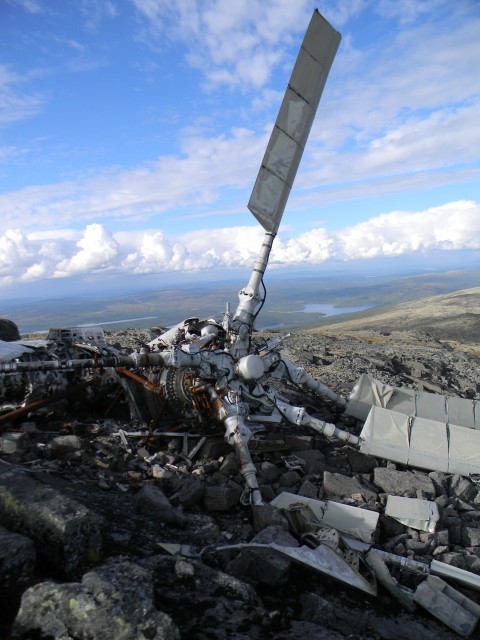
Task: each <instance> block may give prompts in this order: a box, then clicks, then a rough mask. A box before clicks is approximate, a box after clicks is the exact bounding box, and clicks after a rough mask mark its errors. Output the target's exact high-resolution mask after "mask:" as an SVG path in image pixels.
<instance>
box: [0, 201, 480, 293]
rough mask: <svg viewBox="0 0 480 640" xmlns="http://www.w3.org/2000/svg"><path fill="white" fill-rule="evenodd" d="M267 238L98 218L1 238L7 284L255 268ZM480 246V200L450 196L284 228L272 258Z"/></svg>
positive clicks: (285, 261)
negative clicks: (119, 226)
mask: <svg viewBox="0 0 480 640" xmlns="http://www.w3.org/2000/svg"><path fill="white" fill-rule="evenodd" d="M262 239H263V230H262V228H261V227H259V226H258V225H256V226H242V227H229V228H218V229H213V230H212V229H209V230H208V231H207V230H204V231H194V232H190V233H186V234H183V235H178V236H175V237H174V236H167V235H166V234H165V233H163V232H162V231H158V230H156V231H151V232H148V231H145V232H136V233H127V232H117V233H112V232H110V231H109V230H108V229H107V228H105V227H104V226H103V225H101V224H98V223H93V224H89V225H87V226H86V227H85V229H84V230H83V231H72V230H66V231H58V232H57V233H56V234H55V235H54V236H53V237H52V236H51V235H49V234H46V233H23V232H22V231H20V230H18V229H11V230H8V231H6V232H5V233H4V234H3V235H2V236H1V237H0V286H4V287H7V286H10V285H12V284H14V283H15V282H35V281H41V280H44V279H46V278H49V279H50V278H68V277H70V276H76V275H82V274H92V273H96V274H101V273H114V274H126V275H127V274H128V275H138V274H148V273H162V272H171V271H191V270H209V269H219V268H223V269H225V268H228V269H230V268H235V267H250V266H252V265H253V261H254V260H255V258H256V256H257V253H258V251H259V250H260V246H261V243H262ZM466 249H469V250H472V249H473V250H480V204H479V203H476V202H473V201H458V202H450V203H447V204H444V205H442V206H438V207H432V208H429V209H426V210H424V211H417V212H410V211H393V212H391V213H386V214H383V215H380V216H378V217H375V218H371V219H370V220H367V221H365V222H361V223H359V224H356V225H353V226H351V227H347V228H344V229H342V230H340V231H335V232H332V231H328V230H327V229H325V228H322V227H317V228H314V229H311V230H310V231H308V232H305V233H301V234H299V235H293V236H291V237H288V232H287V231H286V230H282V229H281V230H280V233H279V236H278V237H277V238H276V240H275V243H274V246H273V251H272V255H271V259H270V264H276V265H278V266H289V265H295V266H305V267H307V266H314V265H320V264H322V263H325V262H328V261H344V262H346V261H350V260H359V259H372V258H381V257H392V256H408V255H411V254H414V253H425V252H428V251H433V250H435V251H458V250H466Z"/></svg>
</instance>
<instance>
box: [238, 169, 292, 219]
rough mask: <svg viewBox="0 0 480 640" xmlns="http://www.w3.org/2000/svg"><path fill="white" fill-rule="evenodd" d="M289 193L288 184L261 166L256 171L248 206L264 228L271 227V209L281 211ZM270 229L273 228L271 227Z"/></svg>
mask: <svg viewBox="0 0 480 640" xmlns="http://www.w3.org/2000/svg"><path fill="white" fill-rule="evenodd" d="M289 194H290V185H288V184H287V183H286V182H283V181H282V180H280V178H277V176H274V175H273V173H271V172H270V171H267V169H264V168H263V167H262V168H261V169H260V171H259V172H258V176H257V179H256V181H255V187H254V189H253V191H252V195H251V196H250V201H249V203H248V208H249V209H250V211H251V212H252V213H253V214H254V216H255V217H256V218H257V220H258V221H259V222H260V224H261V225H262V226H263V228H264V229H267V231H268V230H269V228H270V227H272V217H271V215H270V212H271V211H279V210H280V209H281V210H282V211H283V208H284V207H285V204H286V202H287V200H288V196H289ZM271 230H272V231H273V230H275V231H276V228H275V229H274V228H273V227H272V229H271Z"/></svg>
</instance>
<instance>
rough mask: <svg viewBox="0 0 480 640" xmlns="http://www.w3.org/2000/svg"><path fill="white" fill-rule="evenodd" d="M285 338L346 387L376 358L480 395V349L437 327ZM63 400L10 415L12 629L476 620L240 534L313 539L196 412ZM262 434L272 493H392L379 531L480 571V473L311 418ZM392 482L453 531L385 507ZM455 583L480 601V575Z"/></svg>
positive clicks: (368, 630)
mask: <svg viewBox="0 0 480 640" xmlns="http://www.w3.org/2000/svg"><path fill="white" fill-rule="evenodd" d="M272 335H277V334H274V333H269V334H267V333H264V334H263V337H269V336H272ZM150 338H151V334H150V333H149V332H145V331H133V330H132V331H127V332H115V334H110V335H109V341H110V342H112V343H113V342H119V343H120V344H122V345H123V346H125V347H131V348H133V347H135V346H137V345H138V344H139V343H141V342H146V341H148V340H149V339H150ZM283 354H284V356H285V357H286V358H289V359H290V360H292V361H294V362H295V363H296V364H299V365H301V366H303V367H304V368H305V369H306V370H307V371H308V372H309V373H311V374H312V375H314V376H315V377H317V378H319V379H320V380H321V381H322V382H323V383H324V384H326V385H328V386H330V387H331V388H332V389H334V390H335V391H336V392H338V393H341V394H344V395H346V394H348V392H349V391H350V390H351V388H352V386H353V384H354V382H355V381H356V380H357V379H358V377H359V376H360V374H361V373H364V372H368V373H369V374H370V375H372V376H373V377H374V378H377V379H379V380H381V381H383V382H387V383H390V384H392V385H394V386H408V387H411V388H415V389H421V390H426V391H431V392H435V393H444V394H447V395H460V396H462V397H467V398H477V399H478V398H480V367H479V363H480V360H479V359H478V358H477V357H475V356H474V355H471V354H468V353H464V352H462V351H461V350H454V349H453V348H452V347H450V346H448V345H446V344H443V343H441V342H439V341H438V340H437V339H435V338H434V337H433V336H431V335H429V334H428V333H425V332H419V331H415V330H412V331H409V332H393V333H391V334H388V332H378V331H377V332H369V331H364V332H363V333H361V334H358V335H353V334H352V335H348V334H345V333H341V332H339V331H337V332H335V331H334V330H332V329H325V331H322V333H318V332H303V333H298V334H295V335H292V336H290V337H289V338H287V339H286V341H285V348H284V350H283ZM282 391H283V393H284V394H285V395H286V396H287V397H288V398H289V400H290V401H291V402H292V403H293V404H301V405H303V406H306V408H307V410H308V411H309V412H310V413H311V414H312V415H315V416H316V417H319V418H321V419H324V420H327V421H329V422H334V423H335V424H337V425H338V426H341V427H346V428H348V429H350V430H351V431H352V432H354V433H358V432H359V429H360V427H361V425H357V424H355V423H354V422H353V421H352V420H351V419H344V418H343V416H342V415H341V414H340V413H339V412H338V410H336V409H334V408H333V407H332V406H330V405H328V404H325V403H322V402H320V401H319V400H318V399H316V398H315V397H314V396H312V395H308V394H306V393H305V392H302V391H300V390H299V389H298V388H295V387H293V386H285V387H283V389H282ZM52 409H53V408H49V409H48V410H47V409H44V410H43V413H40V414H39V413H36V414H31V415H30V416H28V419H25V417H24V418H23V419H22V421H21V422H19V423H17V424H15V425H14V429H12V425H6V426H8V429H9V431H8V433H7V432H4V433H3V435H2V447H3V453H1V454H0V455H1V458H0V523H1V524H2V525H3V526H2V528H0V575H1V579H2V583H1V591H2V593H1V596H2V608H1V614H0V616H1V623H2V632H3V637H5V638H9V637H11V638H13V639H27V638H28V639H29V638H38V639H45V640H46V639H47V638H48V639H50V638H54V639H58V640H70V639H71V640H84V639H98V640H103V639H105V640H106V639H108V640H110V639H111V638H119V639H123V638H124V639H132V640H133V639H137V638H138V639H142V638H145V639H151V640H153V639H157V638H165V639H167V638H168V639H169V638H172V639H174V638H198V639H201V640H203V639H205V640H206V639H212V640H213V639H217V638H218V639H223V638H231V639H236V640H240V639H246V638H253V639H255V638H272V639H274V640H281V639H287V638H302V639H303V640H307V639H309V638H311V639H312V640H313V639H314V638H315V639H316V640H318V639H322V638H324V639H329V640H336V639H339V640H340V639H346V638H349V639H351V640H360V639H365V640H366V639H370V640H374V639H386V640H387V639H388V640H401V639H408V640H411V638H412V637H419V636H421V637H422V639H423V640H429V639H430V638H431V639H432V640H433V639H435V640H437V639H440V640H447V639H451V638H458V637H459V636H458V635H456V634H454V633H453V632H452V631H450V630H449V629H448V628H447V627H446V626H445V625H443V624H441V623H440V622H438V621H437V620H436V619H434V618H433V617H432V616H431V615H430V614H428V613H427V612H425V611H424V610H423V609H420V608H417V609H416V610H415V611H413V612H411V613H409V612H406V611H405V610H404V609H402V607H401V606H400V605H399V604H398V602H397V601H396V599H395V598H394V597H393V596H392V595H391V594H390V593H389V592H387V591H386V590H384V589H383V588H382V587H380V589H379V597H378V598H374V597H372V596H368V595H366V594H363V593H362V592H360V591H358V590H355V589H353V588H352V587H350V586H349V585H347V584H344V583H342V582H337V581H335V580H333V579H331V578H327V577H326V576H325V575H323V574H321V573H319V572H318V571H316V570H314V569H312V568H311V567H307V566H304V565H298V564H295V563H293V562H291V561H290V560H289V559H288V558H286V557H284V556H279V555H278V554H277V553H275V552H273V551H265V550H264V549H263V550H253V549H248V548H243V549H238V548H237V549H235V548H223V549H222V548H221V547H228V546H232V545H236V544H238V543H250V542H252V541H254V542H257V543H271V542H274V543H277V544H280V545H284V546H291V547H298V546H299V544H300V540H299V535H298V529H296V528H295V526H293V525H292V522H291V521H290V520H289V519H288V518H287V517H286V514H285V513H284V512H283V511H281V510H279V509H276V508H274V507H272V506H270V505H268V504H267V506H265V507H255V508H252V507H250V506H245V505H243V504H242V492H243V484H242V479H241V476H240V474H239V468H238V463H237V461H236V456H235V455H234V453H233V452H232V451H230V450H229V448H228V447H227V446H226V445H225V444H224V443H223V439H222V434H221V433H218V432H216V433H215V430H214V429H213V427H212V433H210V432H205V433H202V434H200V435H204V436H206V441H205V443H204V444H203V446H202V447H201V448H200V449H198V450H197V451H195V445H196V444H197V443H199V441H200V440H199V434H198V433H196V434H195V433H194V434H192V429H191V426H190V425H188V429H186V425H182V424H181V423H178V424H171V423H169V425H168V433H169V434H170V435H164V436H155V437H152V436H150V437H136V436H132V435H129V434H131V433H132V432H139V431H140V432H142V429H143V426H144V425H141V424H137V423H133V422H130V421H122V420H118V419H116V418H112V417H109V418H105V417H104V416H102V415H95V414H89V411H88V410H86V409H85V407H79V406H78V405H74V404H73V405H65V406H63V405H62V409H58V408H57V409H56V410H55V411H53V410H52ZM0 428H2V429H4V428H5V427H0ZM121 430H123V431H124V432H125V433H123V435H122V431H121ZM174 431H176V432H177V435H171V434H172V432H174ZM185 431H188V432H189V433H190V434H192V435H190V436H189V437H184V436H182V435H181V434H182V433H183V432H185ZM207 431H208V430H207ZM143 433H144V436H145V431H143ZM125 434H126V435H125ZM251 450H252V454H253V459H254V462H255V465H256V468H257V474H258V478H259V483H260V486H261V490H262V494H263V497H264V500H265V501H266V502H267V503H269V502H270V501H271V500H272V499H273V498H274V497H275V496H277V495H278V494H280V493H282V492H284V491H287V492H289V493H294V494H298V495H300V496H306V497H310V498H316V499H323V500H333V501H336V502H341V503H343V504H349V505H353V506H357V507H361V508H363V509H368V510H371V511H374V512H375V513H378V514H380V518H379V526H378V528H377V532H376V534H375V535H376V540H375V546H376V547H377V548H380V549H384V550H387V551H392V552H394V553H396V554H399V555H402V556H404V557H410V558H413V559H416V560H420V561H423V562H427V563H428V562H430V561H431V560H432V559H433V558H435V559H437V560H441V561H443V562H446V563H449V564H451V565H454V566H457V567H461V568H463V569H466V570H468V571H470V572H472V573H474V574H477V575H480V526H479V525H480V509H479V508H478V507H479V505H480V490H479V487H478V486H477V484H476V482H475V480H476V478H462V477H460V476H453V475H447V474H443V473H440V472H431V473H428V472H425V471H420V470H413V471H412V470H407V469H406V468H404V467H402V466H401V465H395V464H393V463H391V462H386V461H384V460H380V459H375V458H371V457H368V456H363V455H362V454H359V453H357V452H356V451H354V450H353V449H351V448H349V447H348V446H346V445H344V444H342V443H341V442H338V441H334V442H331V441H328V440H326V439H325V438H323V437H322V436H319V435H315V434H313V433H311V432H308V431H298V430H297V431H295V430H294V429H293V428H292V429H277V430H272V431H271V432H269V433H268V434H267V435H266V436H265V437H264V438H256V439H255V441H254V442H253V443H252V446H251ZM387 494H391V495H406V496H408V497H421V498H426V499H429V500H435V502H436V503H437V505H438V507H439V512H440V521H439V522H438V524H437V527H436V530H435V532H433V533H427V532H423V531H418V530H417V529H413V528H408V527H407V526H405V525H403V524H401V523H399V522H398V521H396V520H393V519H392V518H390V517H388V516H385V515H384V507H385V500H386V495H387ZM165 545H181V546H180V547H169V546H165ZM172 552H180V553H172ZM455 588H456V589H458V590H459V591H460V592H461V593H463V594H464V595H466V596H467V597H469V598H470V599H472V600H473V601H475V602H479V601H480V597H479V595H480V594H479V593H478V592H476V591H473V590H471V589H467V588H465V587H461V586H458V585H455ZM471 637H472V638H479V637H480V635H479V632H478V631H475V632H474V633H473V635H472V636H471Z"/></svg>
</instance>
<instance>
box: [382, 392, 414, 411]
mask: <svg viewBox="0 0 480 640" xmlns="http://www.w3.org/2000/svg"><path fill="white" fill-rule="evenodd" d="M387 408H388V409H391V410H392V411H398V413H405V414H406V415H407V416H414V415H415V409H416V405H415V391H414V390H413V389H402V388H395V390H394V392H393V395H392V397H391V398H390V400H389V402H388V404H387Z"/></svg>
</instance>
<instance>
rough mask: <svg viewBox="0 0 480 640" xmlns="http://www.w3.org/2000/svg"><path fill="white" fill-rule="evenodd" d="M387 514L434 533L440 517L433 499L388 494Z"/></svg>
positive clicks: (406, 523) (416, 527) (413, 526)
mask: <svg viewBox="0 0 480 640" xmlns="http://www.w3.org/2000/svg"><path fill="white" fill-rule="evenodd" d="M385 515H387V516H390V517H392V518H395V520H398V522H401V523H402V524H404V525H406V526H407V527H411V528H412V529H420V530H421V531H428V532H429V533H433V532H434V531H435V528H436V525H437V522H438V521H439V519H440V514H439V512H438V505H437V503H436V502H432V501H431V500H420V499H419V498H403V497H401V496H388V498H387V504H386V507H385Z"/></svg>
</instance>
